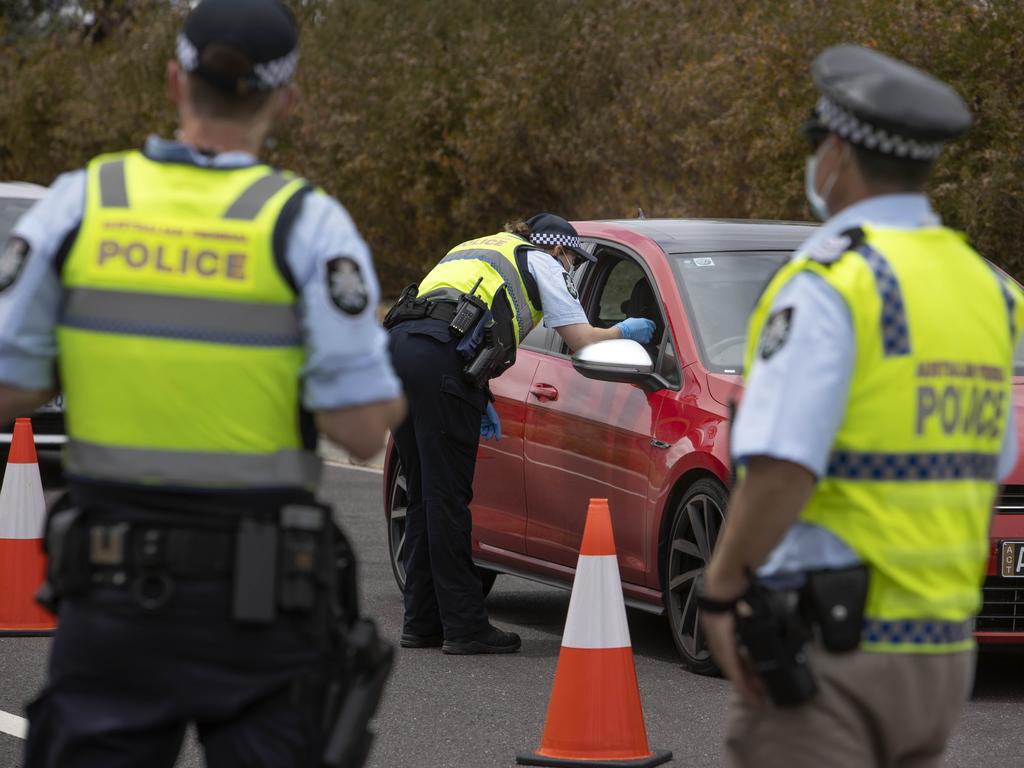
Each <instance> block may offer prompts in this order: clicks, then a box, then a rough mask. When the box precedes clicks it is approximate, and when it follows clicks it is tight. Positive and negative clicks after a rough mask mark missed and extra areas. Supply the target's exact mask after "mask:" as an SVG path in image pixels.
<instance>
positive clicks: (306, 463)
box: [65, 440, 321, 488]
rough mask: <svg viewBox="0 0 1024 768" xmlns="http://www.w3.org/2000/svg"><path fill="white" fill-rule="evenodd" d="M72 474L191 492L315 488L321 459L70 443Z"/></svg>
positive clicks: (297, 453) (293, 453) (300, 454)
mask: <svg viewBox="0 0 1024 768" xmlns="http://www.w3.org/2000/svg"><path fill="white" fill-rule="evenodd" d="M65 450H66V453H65V466H66V469H67V471H68V472H69V473H70V474H72V475H75V476H78V477H84V478H91V479H95V480H116V481H120V482H126V483H134V484H139V485H166V486H184V487H189V488H294V487H301V488H312V487H314V486H316V484H317V483H318V482H319V481H320V473H321V464H320V458H319V457H318V456H317V455H316V454H315V453H312V452H310V451H302V450H298V449H295V450H283V451H277V452H276V453H269V454H262V453H261V454H244V453H217V452H212V451H171V450H167V449H149V448H127V447H123V446H122V447H117V446H108V445H98V444H96V443H87V442H83V441H81V440H69V441H68V444H67V447H66V449H65Z"/></svg>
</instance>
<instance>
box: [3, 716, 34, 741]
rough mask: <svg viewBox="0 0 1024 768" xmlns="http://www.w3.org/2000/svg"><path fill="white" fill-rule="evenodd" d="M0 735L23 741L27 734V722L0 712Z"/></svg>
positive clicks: (22, 718)
mask: <svg viewBox="0 0 1024 768" xmlns="http://www.w3.org/2000/svg"><path fill="white" fill-rule="evenodd" d="M0 733H6V734H8V735H10V736H16V737H18V738H19V739H24V738H25V734H27V733H28V720H26V719H25V718H24V717H18V716H17V715H12V714H10V713H8V712H4V711H3V710H0Z"/></svg>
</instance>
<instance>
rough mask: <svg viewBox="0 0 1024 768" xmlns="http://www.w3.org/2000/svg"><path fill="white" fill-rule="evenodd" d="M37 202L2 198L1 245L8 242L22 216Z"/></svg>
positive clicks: (0, 209) (0, 199)
mask: <svg viewBox="0 0 1024 768" xmlns="http://www.w3.org/2000/svg"><path fill="white" fill-rule="evenodd" d="M35 202H36V201H35V200H26V199H24V198H21V197H0V245H3V243H4V241H6V240H7V236H8V235H10V234H11V230H12V229H14V225H15V224H16V223H17V222H18V219H20V218H21V216H22V214H23V213H25V212H26V211H27V210H28V209H29V208H31V207H32V205H33V204H34V203H35Z"/></svg>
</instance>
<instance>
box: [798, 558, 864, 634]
mask: <svg viewBox="0 0 1024 768" xmlns="http://www.w3.org/2000/svg"><path fill="white" fill-rule="evenodd" d="M867 597H868V569H867V566H865V565H857V566H854V567H852V568H840V569H835V570H827V571H826V570H822V571H811V572H809V573H808V574H807V582H806V583H805V584H804V588H803V592H802V594H801V603H802V604H803V608H804V611H805V612H806V613H807V614H809V616H810V618H811V619H812V620H813V622H814V623H815V624H817V625H818V628H819V630H820V632H821V643H822V645H824V646H825V648H826V650H828V651H831V652H832V653H848V652H849V651H853V650H855V649H856V648H857V647H858V646H860V638H861V631H862V629H863V626H864V604H865V603H866V602H867Z"/></svg>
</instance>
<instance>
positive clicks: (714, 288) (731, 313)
mask: <svg viewBox="0 0 1024 768" xmlns="http://www.w3.org/2000/svg"><path fill="white" fill-rule="evenodd" d="M791 255H792V251H735V252H726V253H683V254H672V267H673V269H674V271H675V276H676V280H677V282H678V283H679V289H680V291H681V292H682V295H683V301H684V302H685V304H686V312H687V314H688V315H689V317H690V325H691V326H692V327H693V328H695V329H696V336H697V346H698V347H699V348H700V356H701V360H703V362H704V367H705V368H707V369H708V370H709V371H715V372H717V373H740V372H741V371H742V370H743V352H744V348H745V345H746V339H747V322H748V321H749V319H750V313H751V312H752V311H753V309H754V304H756V303H757V299H758V297H760V295H761V292H762V291H763V290H764V287H765V286H766V285H767V284H768V280H770V279H771V276H772V275H774V274H775V272H776V270H778V268H779V267H781V266H782V265H783V264H785V263H786V261H788V260H789V258H790V256H791Z"/></svg>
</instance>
